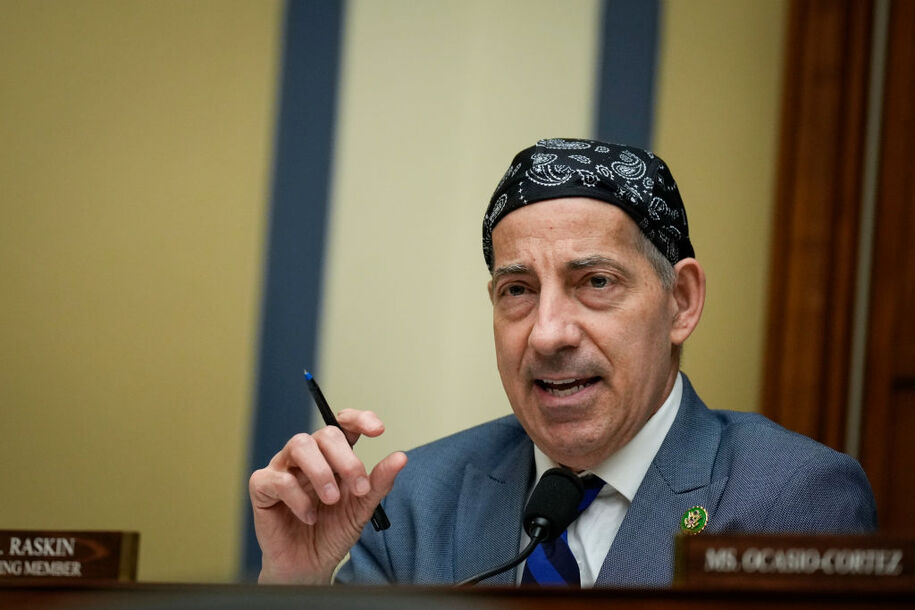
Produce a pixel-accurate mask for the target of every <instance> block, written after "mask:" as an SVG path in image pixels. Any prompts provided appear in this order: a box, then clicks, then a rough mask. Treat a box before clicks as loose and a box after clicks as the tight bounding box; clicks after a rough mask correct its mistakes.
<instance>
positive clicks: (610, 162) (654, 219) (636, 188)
mask: <svg viewBox="0 0 915 610" xmlns="http://www.w3.org/2000/svg"><path fill="white" fill-rule="evenodd" d="M560 197H589V198H591V199H599V200H601V201H606V202H607V203H611V204H613V205H615V206H617V207H619V208H621V209H622V210H623V211H624V212H626V213H627V214H628V215H629V216H630V217H632V219H633V220H634V221H635V223H636V225H638V227H639V229H640V230H641V231H642V233H644V234H645V236H646V237H647V238H648V239H649V240H650V241H651V243H653V244H654V245H655V246H657V248H658V250H660V251H661V254H663V255H664V257H665V258H667V260H669V261H670V263H671V264H672V265H674V264H676V263H677V262H678V261H680V260H681V259H684V258H687V257H692V256H695V252H694V251H693V246H692V244H690V241H689V227H688V226H687V223H686V208H684V207H683V200H682V199H680V192H679V191H678V190H677V183H676V182H674V178H673V176H672V175H671V173H670V170H668V169H667V165H666V164H665V163H664V161H662V160H661V158H660V157H657V156H655V155H654V154H652V153H650V152H648V151H647V150H642V149H640V148H635V147H633V146H622V145H619V144H608V143H605V142H598V141H596V140H576V139H565V138H553V139H550V140H540V141H539V142H537V144H535V145H534V146H531V147H530V148H526V149H524V150H522V151H521V152H519V153H518V154H517V155H515V158H514V159H513V160H512V162H511V165H509V167H508V171H506V172H505V175H504V176H503V177H502V180H501V181H500V182H499V185H498V186H496V190H495V192H494V193H493V194H492V198H491V199H490V200H489V207H488V208H487V209H486V215H485V216H484V217H483V258H485V259H486V266H487V267H489V270H490V271H492V265H493V252H492V230H493V228H494V227H495V226H496V225H497V224H498V223H499V221H500V220H502V219H503V218H505V216H506V215H507V214H509V213H511V212H513V211H515V210H517V209H518V208H520V207H522V206H525V205H528V204H529V203H535V202H537V201H543V200H545V199H558V198H560Z"/></svg>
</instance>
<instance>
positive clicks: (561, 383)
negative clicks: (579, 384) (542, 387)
mask: <svg viewBox="0 0 915 610" xmlns="http://www.w3.org/2000/svg"><path fill="white" fill-rule="evenodd" d="M573 381H575V378H574V377H572V378H571V379H559V380H557V381H547V380H546V379H544V380H543V383H545V384H547V385H563V384H566V383H572V382H573Z"/></svg>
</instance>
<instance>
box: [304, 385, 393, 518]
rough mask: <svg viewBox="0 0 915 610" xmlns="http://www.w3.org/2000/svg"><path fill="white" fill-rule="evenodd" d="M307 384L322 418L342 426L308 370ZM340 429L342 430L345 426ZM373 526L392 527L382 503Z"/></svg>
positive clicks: (374, 514) (329, 423) (327, 422)
mask: <svg viewBox="0 0 915 610" xmlns="http://www.w3.org/2000/svg"><path fill="white" fill-rule="evenodd" d="M305 384H306V385H307V386H308V391H309V392H311V397H312V398H314V400H315V404H316V405H317V406H318V411H320V412H321V418H322V419H323V420H324V423H325V424H327V425H328V426H336V427H338V428H340V423H339V422H338V421H337V418H336V417H334V412H333V411H331V410H330V405H328V404H327V399H326V398H324V393H323V392H321V388H319V387H318V382H317V381H315V378H314V377H312V376H311V373H309V372H308V371H305ZM340 429H341V430H342V429H343V428H340ZM372 527H374V528H375V531H376V532H380V531H381V530H386V529H388V528H389V527H391V522H390V521H389V520H388V516H387V514H386V513H385V512H384V509H383V508H381V505H380V504H379V505H378V506H376V507H375V512H374V513H372Z"/></svg>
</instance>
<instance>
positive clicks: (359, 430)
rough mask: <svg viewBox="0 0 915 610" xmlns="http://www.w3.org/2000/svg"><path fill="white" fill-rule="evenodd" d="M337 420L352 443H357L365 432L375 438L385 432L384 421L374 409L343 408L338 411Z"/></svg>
mask: <svg viewBox="0 0 915 610" xmlns="http://www.w3.org/2000/svg"><path fill="white" fill-rule="evenodd" d="M337 422H338V423H339V424H340V428H341V429H342V430H343V432H344V433H345V434H346V440H347V441H349V444H350V445H355V444H356V441H357V440H358V439H359V437H360V436H361V435H363V434H364V435H365V436H368V437H370V438H374V437H376V436H380V435H381V434H382V433H383V432H384V423H383V422H382V421H381V418H379V417H378V416H377V415H376V414H375V413H374V412H373V411H361V410H359V409H343V410H342V411H340V412H339V413H337Z"/></svg>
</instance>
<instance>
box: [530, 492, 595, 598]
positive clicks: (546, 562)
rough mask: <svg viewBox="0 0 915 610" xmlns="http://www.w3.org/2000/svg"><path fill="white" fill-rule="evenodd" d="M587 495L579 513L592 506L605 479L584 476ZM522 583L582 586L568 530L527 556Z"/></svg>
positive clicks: (579, 507) (543, 543)
mask: <svg viewBox="0 0 915 610" xmlns="http://www.w3.org/2000/svg"><path fill="white" fill-rule="evenodd" d="M582 483H584V486H585V494H584V496H583V497H582V499H581V502H580V503H579V504H578V514H579V515H581V514H582V513H583V512H585V509H586V508H588V507H589V506H591V503H592V502H594V498H596V497H597V494H598V493H600V490H601V487H603V486H604V481H603V480H602V479H600V478H599V477H596V476H594V475H588V476H586V477H583V478H582ZM521 584H522V585H571V586H573V587H580V586H581V575H580V574H579V572H578V561H576V560H575V555H573V554H572V549H570V548H569V530H566V531H564V532H562V534H561V535H560V536H559V537H558V538H556V540H554V541H553V542H541V543H540V544H538V545H537V548H535V549H534V552H533V553H531V555H530V557H528V558H527V563H525V564H524V572H523V573H522V575H521Z"/></svg>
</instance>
